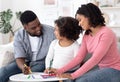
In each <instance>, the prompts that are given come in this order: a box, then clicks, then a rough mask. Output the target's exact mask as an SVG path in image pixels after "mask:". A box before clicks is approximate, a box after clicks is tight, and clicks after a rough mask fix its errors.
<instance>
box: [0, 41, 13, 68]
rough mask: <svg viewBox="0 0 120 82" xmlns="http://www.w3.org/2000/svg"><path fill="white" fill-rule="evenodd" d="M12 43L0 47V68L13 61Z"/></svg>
mask: <svg viewBox="0 0 120 82" xmlns="http://www.w3.org/2000/svg"><path fill="white" fill-rule="evenodd" d="M13 52H14V51H13V42H11V43H8V44H3V45H0V68H1V67H3V66H5V65H7V64H9V63H10V62H12V61H13V60H14V54H13Z"/></svg>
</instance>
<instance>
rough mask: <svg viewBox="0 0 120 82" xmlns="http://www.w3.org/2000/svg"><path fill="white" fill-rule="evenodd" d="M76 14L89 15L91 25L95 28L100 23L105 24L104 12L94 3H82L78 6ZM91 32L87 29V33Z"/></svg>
mask: <svg viewBox="0 0 120 82" xmlns="http://www.w3.org/2000/svg"><path fill="white" fill-rule="evenodd" d="M76 14H81V15H84V16H85V17H87V18H88V20H89V24H90V26H91V27H93V28H95V27H96V26H98V25H101V26H105V19H104V17H103V14H102V12H101V11H100V9H99V8H98V7H97V6H96V5H94V4H93V3H88V4H86V5H85V4H84V5H81V7H79V8H78V10H77V12H76ZM89 32H90V30H88V31H86V33H87V34H89Z"/></svg>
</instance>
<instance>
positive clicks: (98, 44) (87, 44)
mask: <svg viewBox="0 0 120 82" xmlns="http://www.w3.org/2000/svg"><path fill="white" fill-rule="evenodd" d="M87 53H91V54H92V57H91V58H90V59H89V60H88V61H87V62H86V63H84V65H82V66H81V67H80V68H79V69H78V70H76V71H75V72H73V73H71V75H72V78H73V79H75V78H77V77H80V76H82V75H83V74H84V73H86V72H87V71H89V70H90V69H92V68H93V67H94V66H95V65H98V66H99V67H100V68H114V69H117V70H120V53H119V51H118V49H117V39H116V35H115V34H114V33H113V31H112V30H110V29H109V28H107V27H102V28H101V30H100V31H99V32H98V33H97V34H96V35H95V36H91V35H84V37H83V41H82V44H81V47H80V49H79V51H78V54H77V56H76V57H75V58H74V59H73V60H72V61H71V62H70V63H69V64H67V65H66V66H64V67H62V68H61V69H58V70H57V71H58V73H63V72H66V71H67V70H70V69H71V68H73V67H74V66H77V65H78V64H79V63H81V62H82V60H83V59H84V58H85V56H86V54H87Z"/></svg>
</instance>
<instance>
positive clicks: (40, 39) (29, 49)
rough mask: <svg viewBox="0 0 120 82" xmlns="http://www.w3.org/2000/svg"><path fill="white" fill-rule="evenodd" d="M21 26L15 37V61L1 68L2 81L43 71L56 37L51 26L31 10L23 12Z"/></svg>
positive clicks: (0, 79) (0, 76)
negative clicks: (17, 75) (22, 74)
mask: <svg viewBox="0 0 120 82" xmlns="http://www.w3.org/2000/svg"><path fill="white" fill-rule="evenodd" d="M20 21H21V23H22V25H23V27H24V28H21V29H20V30H19V31H18V32H17V33H16V34H15V37H14V54H15V61H14V62H12V63H10V64H9V65H7V66H5V67H3V68H1V69H0V82H7V81H8V80H9V77H10V76H11V75H14V74H18V73H24V74H29V73H30V72H31V71H32V72H43V71H44V70H45V57H46V55H47V52H48V48H49V45H50V43H51V41H53V40H54V39H55V36H54V30H53V28H52V27H51V26H48V25H44V24H41V23H40V21H39V19H38V17H37V16H36V14H35V13H34V12H32V11H30V10H27V11H25V12H23V13H22V15H21V17H20Z"/></svg>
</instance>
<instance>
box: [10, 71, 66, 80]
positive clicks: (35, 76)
mask: <svg viewBox="0 0 120 82" xmlns="http://www.w3.org/2000/svg"><path fill="white" fill-rule="evenodd" d="M42 75H45V76H46V74H45V73H41V72H33V73H32V74H30V75H24V74H23V73H20V74H16V75H12V76H11V77H10V78H9V80H10V82H48V81H49V82H54V81H60V82H62V81H63V80H67V79H68V78H58V77H55V76H53V77H48V78H43V77H42Z"/></svg>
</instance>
